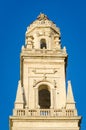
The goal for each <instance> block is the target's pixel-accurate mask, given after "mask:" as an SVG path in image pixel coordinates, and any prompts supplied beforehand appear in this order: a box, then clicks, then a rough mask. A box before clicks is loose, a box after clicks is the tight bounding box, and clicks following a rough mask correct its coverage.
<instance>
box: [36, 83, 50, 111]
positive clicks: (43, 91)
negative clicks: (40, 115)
mask: <svg viewBox="0 0 86 130" xmlns="http://www.w3.org/2000/svg"><path fill="white" fill-rule="evenodd" d="M38 95H39V106H40V109H49V108H50V105H51V103H50V91H49V90H48V89H47V86H46V85H42V86H40V88H39V93H38Z"/></svg>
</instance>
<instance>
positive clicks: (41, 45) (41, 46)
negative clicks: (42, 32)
mask: <svg viewBox="0 0 86 130" xmlns="http://www.w3.org/2000/svg"><path fill="white" fill-rule="evenodd" d="M43 48H45V49H47V45H46V40H45V39H41V40H40V49H43Z"/></svg>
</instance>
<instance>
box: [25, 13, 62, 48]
mask: <svg viewBox="0 0 86 130" xmlns="http://www.w3.org/2000/svg"><path fill="white" fill-rule="evenodd" d="M25 39H26V41H25V43H26V46H27V48H30V49H33V48H34V49H43V48H45V49H48V50H52V49H56V48H57V49H60V48H61V44H60V29H59V28H58V27H57V26H56V24H55V23H54V22H52V21H51V20H50V19H49V18H48V17H47V15H45V14H44V13H40V14H39V15H38V17H37V19H36V20H35V21H33V22H32V23H31V24H30V26H28V27H27V31H26V38H25Z"/></svg>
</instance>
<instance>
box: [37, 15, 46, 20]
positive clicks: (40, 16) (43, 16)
mask: <svg viewBox="0 0 86 130" xmlns="http://www.w3.org/2000/svg"><path fill="white" fill-rule="evenodd" d="M37 19H38V20H46V19H48V17H47V16H46V15H45V14H44V13H40V15H39V16H38V17H37Z"/></svg>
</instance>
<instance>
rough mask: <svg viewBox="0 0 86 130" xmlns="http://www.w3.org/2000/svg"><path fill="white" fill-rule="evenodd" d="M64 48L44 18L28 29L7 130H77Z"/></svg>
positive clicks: (51, 23)
mask: <svg viewBox="0 0 86 130" xmlns="http://www.w3.org/2000/svg"><path fill="white" fill-rule="evenodd" d="M67 57H68V55H67V52H66V48H65V47H64V48H62V47H61V41H60V30H59V28H58V27H56V25H55V24H54V23H53V22H52V21H50V20H49V19H48V17H47V16H46V15H44V14H40V15H39V16H38V17H37V19H36V20H35V21H34V22H33V23H32V24H31V25H30V26H29V27H27V31H26V40H25V46H23V47H22V50H21V58H20V80H19V83H18V89H17V94H16V100H15V105H14V109H13V115H12V116H10V130H80V121H81V117H80V116H78V114H77V109H76V106H75V101H74V97H73V92H72V86H71V82H70V81H68V89H67V90H68V91H67V94H66V83H65V82H66V81H65V80H66V65H67Z"/></svg>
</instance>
